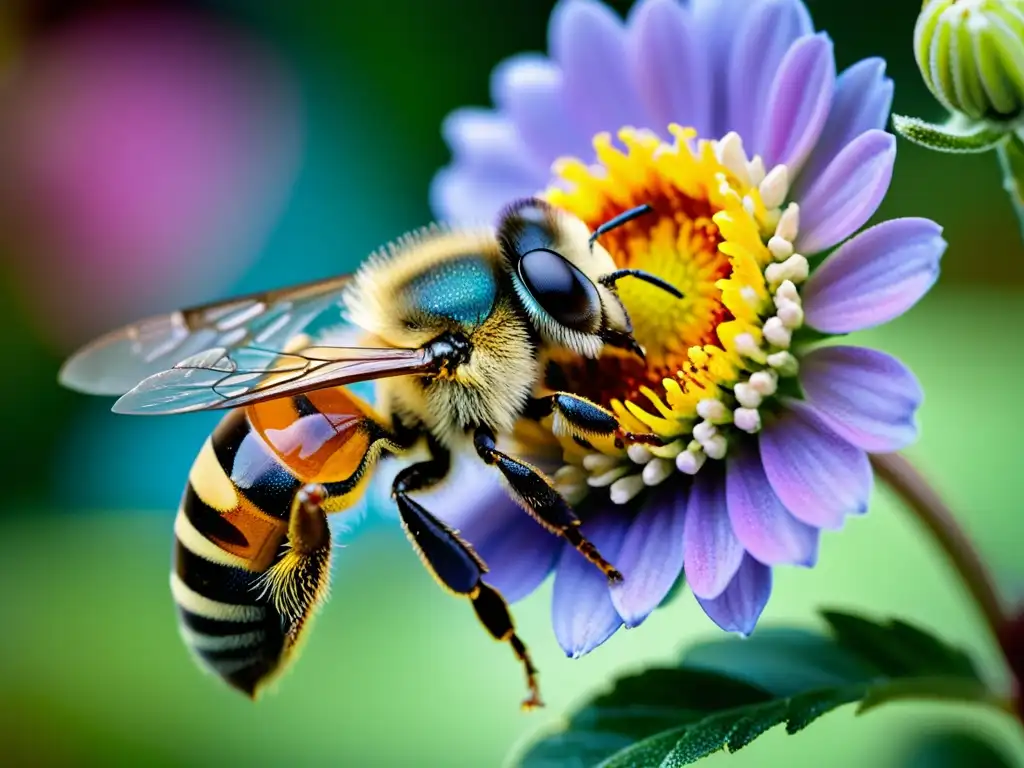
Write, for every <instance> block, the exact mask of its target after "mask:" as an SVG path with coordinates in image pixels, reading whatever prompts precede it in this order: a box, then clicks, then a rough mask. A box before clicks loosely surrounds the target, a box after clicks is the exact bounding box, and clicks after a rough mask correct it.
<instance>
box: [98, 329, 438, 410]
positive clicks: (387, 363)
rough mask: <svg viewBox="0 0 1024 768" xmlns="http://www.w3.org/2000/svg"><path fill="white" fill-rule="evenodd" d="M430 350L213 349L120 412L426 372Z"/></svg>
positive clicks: (159, 379)
mask: <svg viewBox="0 0 1024 768" xmlns="http://www.w3.org/2000/svg"><path fill="white" fill-rule="evenodd" d="M432 362H433V356H432V355H431V353H430V352H429V351H428V350H427V349H396V348H390V347H385V348H380V349H372V348H368V347H307V348H305V349H303V350H302V351H301V352H275V351H272V350H267V349H263V348H260V347H253V346H249V347H234V348H231V349H225V348H223V347H220V348H216V349H208V350H205V351H203V352H200V353H198V354H196V355H193V356H192V357H189V358H187V359H185V360H182V361H181V362H180V363H178V364H177V365H175V366H174V367H173V368H171V369H169V370H166V371H161V372H160V373H157V374H154V375H153V376H150V377H149V378H146V379H144V380H143V381H142V382H141V383H140V384H139V385H138V386H136V387H135V388H134V389H132V390H130V391H129V392H127V393H126V394H125V395H124V396H122V397H121V398H120V399H119V400H118V401H117V402H116V403H115V404H114V409H113V410H114V411H115V412H117V413H130V414H136V415H162V414H172V413H188V412H190V411H207V410H217V409H221V408H237V407H239V406H243V405H251V404H253V403H258V402H261V401H264V400H273V399H275V398H279V397H287V396H290V395H298V394H301V393H303V392H309V391H312V390H315V389H323V388H325V387H333V386H340V385H342V384H352V383H354V382H357V381H368V380H370V379H380V378H384V377H386V376H402V375H407V374H411V373H417V372H422V371H426V370H428V369H429V368H430V366H431V363H432Z"/></svg>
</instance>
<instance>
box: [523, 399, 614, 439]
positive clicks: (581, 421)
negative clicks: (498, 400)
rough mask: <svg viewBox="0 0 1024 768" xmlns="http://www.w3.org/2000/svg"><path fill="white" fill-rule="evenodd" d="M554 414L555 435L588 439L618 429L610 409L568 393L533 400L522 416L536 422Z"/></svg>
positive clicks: (612, 432)
mask: <svg viewBox="0 0 1024 768" xmlns="http://www.w3.org/2000/svg"><path fill="white" fill-rule="evenodd" d="M551 414H554V415H555V421H554V424H553V425H552V429H553V431H554V433H555V434H556V435H558V434H568V435H572V436H573V437H581V438H583V439H587V438H589V437H603V436H605V435H613V434H615V432H616V431H617V430H618V428H619V420H618V419H616V418H615V414H613V413H612V412H611V411H609V410H608V409H607V408H602V407H601V406H600V405H598V404H597V403H592V402H590V401H589V400H587V399H586V398H585V397H580V396H579V395H573V394H570V393H569V392H555V393H554V394H553V395H547V396H545V397H535V398H532V399H531V400H529V401H528V402H527V404H526V410H525V411H524V413H523V415H524V416H526V418H528V419H532V420H534V421H539V420H540V419H543V418H544V417H546V416H550V415H551Z"/></svg>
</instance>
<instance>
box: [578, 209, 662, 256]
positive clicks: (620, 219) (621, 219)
mask: <svg viewBox="0 0 1024 768" xmlns="http://www.w3.org/2000/svg"><path fill="white" fill-rule="evenodd" d="M652 211H654V209H653V208H652V207H651V206H649V205H648V204H647V203H644V204H643V205H638V206H637V207H636V208H630V209H629V210H628V211H624V212H623V213H620V214H619V215H618V216H616V217H615V218H613V219H608V221H606V222H605V223H604V224H602V225H601V226H599V227H598V228H597V229H595V230H594V232H593V233H592V234H591V235H590V241H589V242H590V247H591V248H593V247H594V241H596V240H597V238H599V237H600V236H601V235H603V234H605V233H606V232H611V231H612V230H613V229H615V228H616V227H621V226H622V225H623V224H625V223H626V222H627V221H632V220H633V219H635V218H636V217H637V216H643V215H644V214H645V213H651V212H652Z"/></svg>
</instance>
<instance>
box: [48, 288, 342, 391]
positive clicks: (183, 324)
mask: <svg viewBox="0 0 1024 768" xmlns="http://www.w3.org/2000/svg"><path fill="white" fill-rule="evenodd" d="M349 279H350V276H348V275H343V276H341V277H332V278H328V279H326V280H317V281H315V282H312V283H305V284H303V285H298V286H293V287H291V288H281V289H278V290H273V291H264V292H262V293H253V294H250V295H248V296H239V297H237V298H234V299H228V300H226V301H218V302H213V303H210V304H203V305H202V306H198V307H192V308H190V309H182V310H179V311H177V312H171V313H169V314H166V315H159V316H157V317H151V318H148V319H146V320H141V321H139V322H137V323H134V324H132V325H128V326H125V327H124V328H121V329H119V330H116V331H112V332H111V333H108V334H106V335H105V336H101V337H100V338H98V339H96V340H95V341H94V342H92V343H91V344H89V345H87V346H86V347H84V348H82V349H81V350H79V351H78V352H77V353H76V354H75V355H74V356H73V357H71V359H70V360H68V361H67V362H66V363H65V364H64V367H63V368H62V369H61V372H60V382H61V384H63V385H64V386H66V387H69V388H70V389H75V390H78V391H79V392H85V393H87V394H91V395H121V394H124V393H125V392H127V391H128V390H130V389H131V388H132V387H134V386H135V385H136V384H138V383H139V382H141V381H142V380H143V379H146V378H147V377H149V376H152V375H154V374H157V373H159V372H161V371H166V370H168V369H171V370H174V366H175V364H177V363H179V362H181V361H184V360H186V359H189V358H192V357H193V356H194V355H197V354H198V353H200V352H204V351H206V350H211V349H223V350H226V351H227V353H230V351H231V350H236V349H240V348H242V347H248V346H255V347H260V348H262V349H284V347H285V345H286V344H287V342H288V340H289V339H291V338H292V337H293V336H296V335H297V334H299V333H302V332H303V331H305V330H306V329H308V328H309V327H310V326H311V324H313V322H314V321H315V320H317V319H318V318H319V317H320V316H321V315H322V314H323V313H324V312H326V311H327V310H329V309H332V308H336V309H337V310H339V314H338V316H336V317H335V318H334V319H335V320H336V321H340V319H341V318H340V309H341V306H342V289H343V288H344V286H345V284H346V283H347V282H348V281H349ZM229 356H230V355H229Z"/></svg>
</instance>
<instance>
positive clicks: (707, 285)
mask: <svg viewBox="0 0 1024 768" xmlns="http://www.w3.org/2000/svg"><path fill="white" fill-rule="evenodd" d="M668 132H669V134H670V135H671V136H672V139H673V140H672V141H671V142H665V141H662V140H661V139H659V138H658V137H657V136H656V135H655V134H654V133H652V132H650V131H645V130H636V129H631V128H624V129H622V130H620V131H619V132H618V134H617V135H616V138H617V139H618V143H616V142H615V141H613V139H612V136H611V135H610V134H607V133H602V134H599V135H597V136H596V137H595V138H594V149H595V153H596V157H597V165H596V166H588V165H586V164H584V163H583V162H581V161H580V160H577V159H570V158H566V159H562V160H559V161H558V162H557V163H556V164H555V167H554V168H555V172H556V174H557V175H558V176H559V177H560V181H561V182H562V183H561V184H560V185H558V186H553V187H551V188H550V189H549V190H548V191H547V192H546V193H545V197H546V198H547V199H548V200H549V201H550V202H551V203H553V204H554V205H556V206H558V207H560V208H563V209H565V210H567V211H569V212H570V213H573V214H575V215H576V216H578V217H580V218H581V219H582V220H583V221H584V222H586V224H587V225H588V226H590V227H591V229H594V228H596V227H597V226H598V225H599V224H601V223H602V222H604V221H607V220H608V219H610V218H612V217H613V216H615V215H617V214H619V213H621V212H623V211H625V210H627V209H630V208H633V207H635V206H638V205H642V204H645V203H646V204H648V205H650V206H651V207H652V208H653V209H654V213H653V214H652V215H648V216H643V217H640V218H637V219H635V220H633V221H631V222H629V223H627V224H625V225H623V226H621V227H618V228H617V229H615V230H613V231H611V232H609V233H607V234H606V235H604V236H602V239H601V242H602V244H603V245H604V247H605V248H606V249H607V250H608V252H609V253H610V254H611V255H612V258H613V259H614V260H615V262H616V264H617V265H618V266H619V267H629V268H638V269H643V270H646V271H648V272H651V273H653V274H655V275H657V276H659V277H661V278H664V279H665V280H667V281H668V282H670V283H671V284H672V285H674V286H676V287H677V288H678V289H679V290H680V291H682V293H683V295H684V298H683V299H681V300H676V299H672V300H668V299H667V298H666V295H665V293H664V292H663V291H661V290H659V289H658V288H657V287H654V286H652V285H650V284H648V283H645V282H641V281H639V280H635V281H625V282H623V283H622V284H620V286H619V288H618V291H619V297H620V298H621V299H622V302H623V304H624V305H625V307H626V309H627V311H628V312H629V314H630V318H631V319H632V323H633V328H634V335H635V337H636V340H637V341H638V342H639V343H640V344H641V346H643V348H644V349H645V350H646V353H647V364H646V366H644V365H641V364H640V363H639V362H637V361H634V360H632V359H631V358H627V357H623V356H622V355H616V354H612V353H609V354H607V355H604V356H602V357H601V358H600V359H599V360H598V362H597V365H596V366H593V365H590V366H588V365H587V364H586V363H585V362H583V361H578V360H575V359H571V360H567V361H562V360H559V361H558V362H559V365H560V367H562V369H563V370H562V373H563V374H564V376H565V378H567V379H568V381H569V383H570V384H571V386H572V388H573V391H575V392H578V393H579V394H581V395H584V396H586V397H589V398H590V399H592V400H595V401H596V402H600V403H602V404H604V405H606V406H607V407H609V408H611V409H612V411H613V413H615V415H616V416H617V417H618V419H619V421H620V423H621V425H622V427H623V429H624V430H626V431H630V432H634V433H638V432H652V433H654V434H655V435H656V436H657V437H659V438H661V440H662V441H663V442H664V443H666V445H665V446H655V448H653V449H652V450H651V452H650V456H651V457H659V459H658V460H659V461H664V460H665V459H675V458H676V457H680V456H681V453H687V452H688V453H689V455H688V456H687V457H685V458H686V459H687V460H686V461H685V462H677V464H678V465H679V467H680V470H681V471H687V472H690V473H692V471H695V468H699V466H700V465H701V464H702V463H703V461H704V458H702V457H703V453H702V450H704V449H706V451H707V456H708V457H711V458H719V457H720V456H721V455H722V454H723V452H724V448H723V446H724V445H726V443H727V441H728V440H729V439H732V438H731V437H729V436H730V435H731V434H732V432H731V431H730V430H732V429H734V428H733V426H732V419H733V412H734V411H735V410H738V409H739V410H741V413H740V415H741V416H742V421H743V426H744V427H745V428H746V431H751V429H753V426H752V425H755V424H759V423H760V422H759V418H760V417H759V416H758V415H757V414H756V413H752V412H751V411H752V409H750V408H749V407H747V408H746V410H742V409H743V408H744V406H742V404H740V403H738V402H737V401H736V398H735V396H734V394H733V389H734V387H735V386H736V385H737V384H738V383H742V382H746V381H748V380H749V378H750V376H751V375H752V374H754V373H757V372H758V371H761V370H767V371H769V373H770V375H771V376H775V377H777V376H778V375H791V373H792V370H793V365H792V363H791V360H790V358H791V357H792V356H783V355H779V354H778V353H780V352H784V351H785V349H784V348H780V347H777V346H773V344H772V343H771V339H775V340H776V341H779V340H780V339H781V341H784V342H787V343H788V340H787V339H784V338H782V336H783V335H784V334H780V333H777V332H770V333H769V334H767V335H768V337H769V338H768V339H766V334H765V333H764V332H763V328H764V325H765V322H766V321H767V320H768V319H770V318H771V317H772V316H773V315H774V313H775V311H776V304H778V303H779V299H778V297H777V296H776V293H775V292H776V291H777V290H779V278H777V277H773V279H772V280H773V281H769V280H766V278H765V270H766V269H768V268H769V267H771V268H772V270H773V271H772V274H773V275H777V274H782V270H783V268H782V267H781V266H780V265H779V264H777V261H778V254H787V253H791V252H792V247H791V245H792V242H793V240H794V230H795V227H796V226H797V220H796V211H795V210H793V211H791V212H790V213H789V214H787V217H786V218H785V219H783V215H782V213H783V209H784V206H785V197H786V194H787V192H788V173H787V171H786V168H785V167H783V166H779V167H777V168H774V169H767V174H766V172H765V171H766V169H764V167H763V164H762V163H761V160H760V159H759V158H754V159H752V160H748V159H747V158H746V155H745V154H744V151H743V148H742V143H741V142H740V141H739V139H738V137H736V136H735V135H731V136H729V137H726V140H725V141H724V142H723V143H721V144H718V143H716V142H713V141H707V140H700V141H698V140H697V134H696V132H695V131H694V130H692V129H689V128H683V127H680V126H678V125H671V126H669V128H668ZM716 149H717V151H716ZM719 153H720V154H719ZM720 157H721V160H720V159H719V158H720ZM724 162H727V163H728V164H729V165H728V167H726V165H724V164H723V163H724ZM766 197H767V198H768V200H769V201H770V203H771V204H772V206H773V207H767V206H766V205H765V198H766ZM769 240H772V248H771V249H769V247H768V243H769ZM773 254H775V255H773ZM799 258H800V259H802V258H803V257H802V256H800V257H799ZM794 264H795V265H796V266H799V260H797V261H795V262H794ZM773 265H774V266H773ZM785 269H786V270H788V271H787V274H789V273H794V274H798V273H799V270H796V269H795V267H794V266H790V267H787V268H785ZM783 290H785V291H787V298H786V299H785V301H787V302H790V303H792V302H793V301H794V299H791V298H789V296H790V294H792V295H794V296H795V294H794V292H793V284H792V282H790V283H789V285H788V287H786V288H785V289H783ZM795 301H796V302H797V303H798V302H799V297H798V296H797V297H796V298H795ZM794 317H800V314H799V311H798V309H792V308H791V309H790V310H789V311H788V314H787V321H788V322H789V323H790V324H792V322H793V318H794ZM779 323H780V321H779V320H778V319H776V320H774V321H773V324H772V328H771V329H770V331H771V330H773V329H774V330H777V328H776V326H779ZM787 327H788V326H787ZM773 360H774V361H777V362H779V366H777V369H775V370H774V372H772V370H773V369H771V368H770V367H769V366H770V364H771V362H772V361H773ZM782 363H785V365H782ZM767 375H768V374H761V376H762V378H764V377H765V376H767ZM743 386H744V387H746V386H747V385H746V384H744V385H743ZM744 391H745V390H744ZM747 400H748V405H749V398H748V399H747ZM702 401H712V402H706V403H705V404H704V405H703V406H701V411H700V412H701V413H703V414H706V415H707V414H716V415H714V416H713V418H714V419H715V422H714V427H712V425H711V424H709V423H707V422H705V421H703V420H702V417H701V415H700V414H699V413H698V404H700V403H701V402H702ZM695 428H696V431H695ZM701 440H704V441H705V442H701ZM723 441H726V442H723ZM702 446H703V448H702ZM593 447H594V449H596V450H598V451H601V452H603V453H606V454H608V455H614V456H621V460H622V461H624V462H628V461H629V459H627V458H626V457H625V452H624V451H623V450H622V448H621V446H620V447H614V446H611V447H609V446H604V445H601V446H597V445H595V446H593ZM576 450H577V451H578V446H577V447H576ZM695 451H696V454H694V452H695ZM572 452H573V451H572V450H570V449H569V448H568V446H567V455H566V460H567V461H570V462H571V463H573V464H576V463H577V460H574V459H573V458H571V457H570V454H572ZM634 454H635V455H647V454H641V453H640V452H637V451H634ZM697 454H700V456H697V458H694V456H696V455H697ZM634 462H635V459H634ZM591 463H595V462H591ZM598 463H599V462H598ZM595 465H596V464H595ZM634 468H635V467H634ZM658 469H661V470H664V466H661V465H659V467H658ZM665 476H666V473H665V471H659V472H653V471H652V472H648V473H647V475H645V478H646V479H647V480H651V479H653V481H655V482H660V481H661V480H662V479H664V477H665ZM574 477H575V475H574ZM630 482H631V484H630V489H632V490H635V489H634V488H633V486H634V485H636V483H634V482H632V481H630ZM592 485H593V484H592ZM623 487H625V486H623ZM620 495H622V496H623V498H625V496H626V495H627V494H620ZM628 495H629V496H630V497H631V496H632V494H628Z"/></svg>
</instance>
